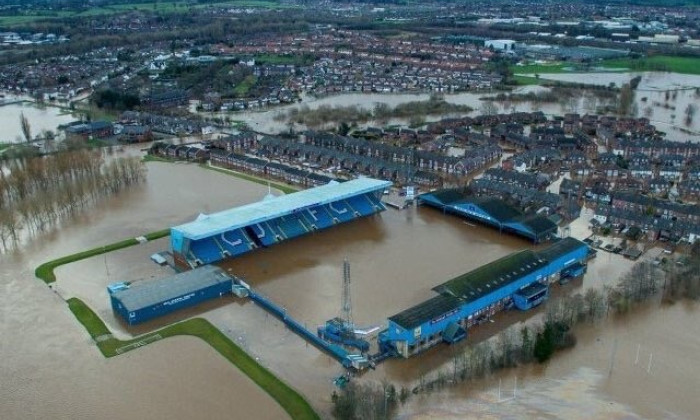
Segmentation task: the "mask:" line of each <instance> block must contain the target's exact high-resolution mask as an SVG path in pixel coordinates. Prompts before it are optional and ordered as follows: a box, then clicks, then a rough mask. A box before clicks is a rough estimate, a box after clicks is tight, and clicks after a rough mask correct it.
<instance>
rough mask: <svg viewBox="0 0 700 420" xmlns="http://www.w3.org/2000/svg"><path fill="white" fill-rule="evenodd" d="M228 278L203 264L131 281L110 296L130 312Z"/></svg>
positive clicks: (212, 267) (214, 267) (219, 271)
mask: <svg viewBox="0 0 700 420" xmlns="http://www.w3.org/2000/svg"><path fill="white" fill-rule="evenodd" d="M230 280H231V277H229V276H228V275H227V274H226V273H225V272H223V271H222V270H221V269H220V268H218V267H216V266H213V265H205V266H203V267H199V268H196V269H194V270H190V271H185V272H184V273H179V274H175V275H174V276H170V277H163V278H159V279H154V280H146V281H140V282H136V283H132V284H131V285H129V288H127V289H122V290H118V291H116V292H114V293H113V294H112V296H113V297H114V298H115V299H117V300H119V301H120V302H121V303H122V305H124V308H126V310H127V311H129V312H132V311H138V310H140V309H144V308H148V307H149V306H153V305H157V304H159V303H162V302H164V301H167V300H169V299H173V298H176V297H179V296H183V295H186V294H188V293H192V292H196V291H197V290H201V289H204V288H206V287H209V286H213V285H215V284H218V283H221V282H224V281H230Z"/></svg>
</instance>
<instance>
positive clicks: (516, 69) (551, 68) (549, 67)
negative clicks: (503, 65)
mask: <svg viewBox="0 0 700 420" xmlns="http://www.w3.org/2000/svg"><path fill="white" fill-rule="evenodd" d="M565 67H571V65H570V64H567V63H559V62H557V63H552V64H528V65H526V66H512V67H511V70H512V71H513V74H543V73H566V72H567V71H566V70H564V68H565Z"/></svg>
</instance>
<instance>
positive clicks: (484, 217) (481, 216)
mask: <svg viewBox="0 0 700 420" xmlns="http://www.w3.org/2000/svg"><path fill="white" fill-rule="evenodd" d="M419 201H420V202H421V203H425V204H427V205H428V206H430V207H435V208H437V209H440V210H442V211H444V212H446V213H451V214H456V215H458V216H462V217H465V218H467V219H470V220H474V221H476V222H479V223H484V224H486V225H489V226H491V227H494V228H496V229H498V230H499V231H505V232H512V233H515V234H516V235H520V236H522V237H525V238H527V239H530V240H532V241H534V242H539V241H540V239H541V238H538V236H537V234H536V233H535V232H533V230H532V229H530V228H529V227H527V226H526V225H524V224H523V223H519V222H514V221H511V222H501V221H499V220H498V219H496V218H495V217H493V216H491V215H490V214H489V212H487V211H486V210H484V209H482V208H481V207H479V205H478V204H476V203H457V204H443V203H442V202H440V200H437V199H436V198H435V197H433V196H432V195H431V194H423V195H421V196H420V197H419Z"/></svg>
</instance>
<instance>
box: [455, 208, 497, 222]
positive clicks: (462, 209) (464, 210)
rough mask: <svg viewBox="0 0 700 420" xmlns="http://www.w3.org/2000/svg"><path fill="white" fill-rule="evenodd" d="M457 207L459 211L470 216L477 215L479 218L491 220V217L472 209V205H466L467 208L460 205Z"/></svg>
mask: <svg viewBox="0 0 700 420" xmlns="http://www.w3.org/2000/svg"><path fill="white" fill-rule="evenodd" d="M457 208H458V209H459V210H460V211H462V213H467V214H469V215H471V216H474V217H478V218H479V219H486V220H491V218H490V217H489V216H486V215H484V214H482V213H479V212H477V211H476V210H475V209H474V206H469V207H467V208H462V207H457Z"/></svg>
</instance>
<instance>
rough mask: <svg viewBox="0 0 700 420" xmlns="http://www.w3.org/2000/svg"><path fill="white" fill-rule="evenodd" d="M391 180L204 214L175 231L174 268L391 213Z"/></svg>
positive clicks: (172, 233) (339, 185) (354, 183)
mask: <svg viewBox="0 0 700 420" xmlns="http://www.w3.org/2000/svg"><path fill="white" fill-rule="evenodd" d="M390 186H391V182H389V181H382V180H377V179H371V178H357V179H354V180H351V181H347V182H342V183H339V182H335V181H332V182H330V183H328V184H326V185H322V186H320V187H315V188H310V189H308V190H303V191H299V192H296V193H293V194H287V195H282V196H279V197H273V196H269V195H268V197H266V198H265V199H263V200H262V201H259V202H256V203H252V204H248V205H245V206H241V207H236V208H232V209H229V210H224V211H222V212H219V213H214V214H210V215H204V214H201V215H199V217H197V219H196V220H195V221H193V222H190V223H186V224H183V225H180V226H176V227H173V228H172V229H171V230H170V244H171V247H172V251H173V256H174V260H175V265H176V266H177V267H178V268H181V269H189V268H194V267H198V266H200V265H205V264H211V263H214V262H217V261H220V260H223V259H225V258H229V257H235V256H238V255H241V254H244V253H246V252H249V251H251V250H254V249H256V248H260V247H268V246H271V245H274V244H276V243H279V242H282V241H285V240H288V239H292V238H295V237H297V236H301V235H305V234H307V233H310V232H313V231H316V230H322V229H326V228H329V227H331V226H334V225H336V224H339V223H344V222H348V221H351V220H354V219H357V218H359V217H364V216H369V215H372V214H375V213H378V212H381V211H384V210H386V207H384V204H382V202H381V195H382V193H383V191H384V190H385V189H387V188H389V187H390Z"/></svg>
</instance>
